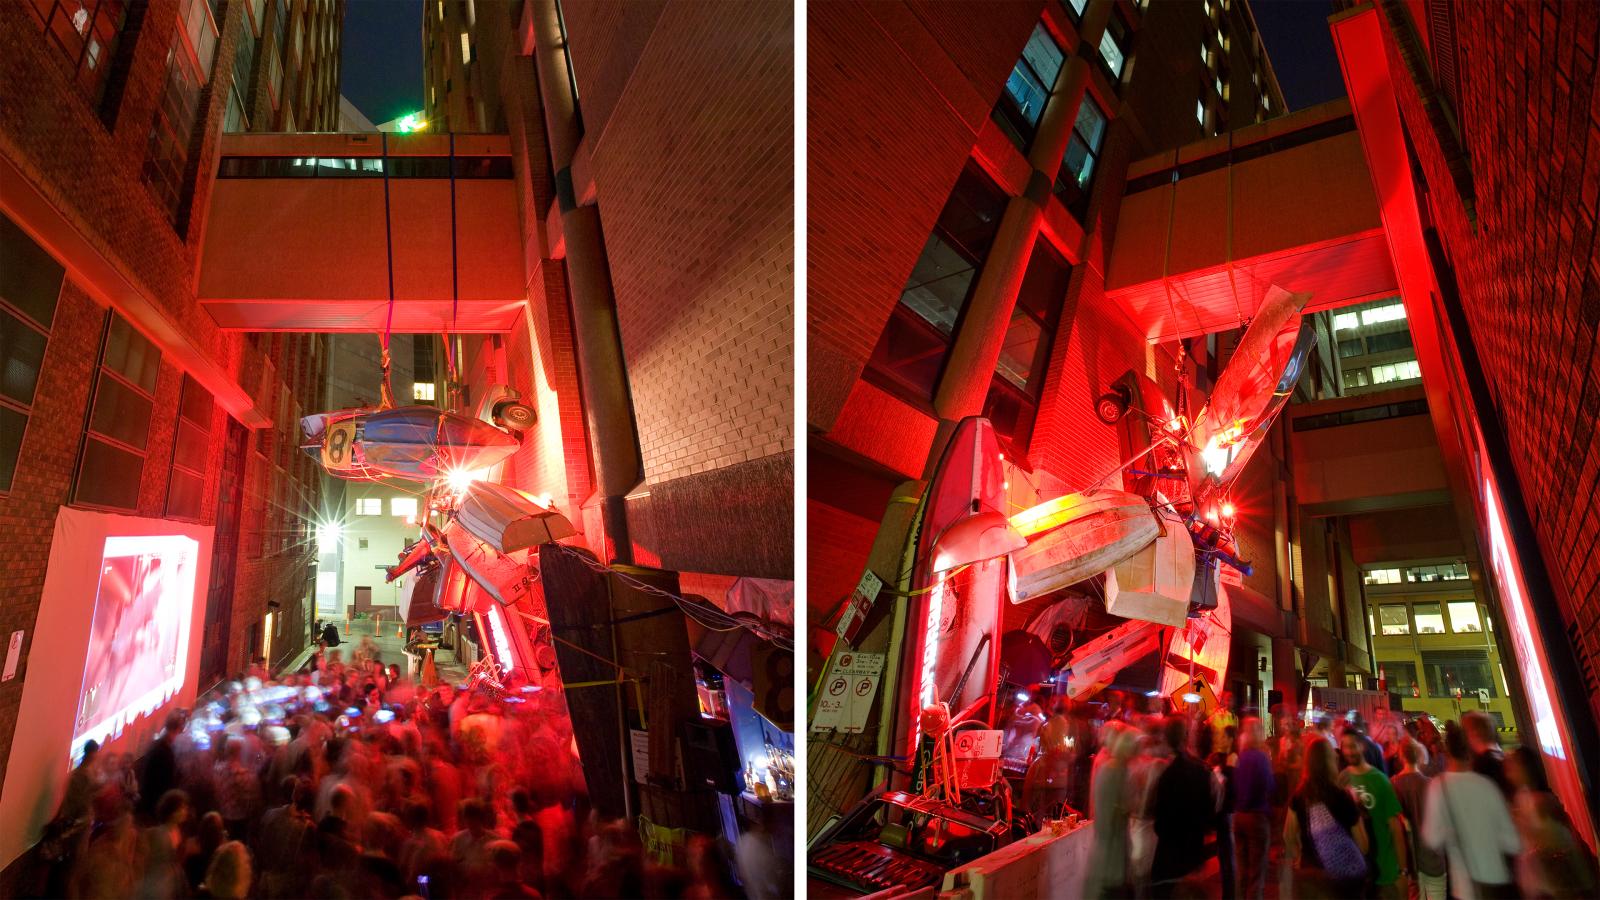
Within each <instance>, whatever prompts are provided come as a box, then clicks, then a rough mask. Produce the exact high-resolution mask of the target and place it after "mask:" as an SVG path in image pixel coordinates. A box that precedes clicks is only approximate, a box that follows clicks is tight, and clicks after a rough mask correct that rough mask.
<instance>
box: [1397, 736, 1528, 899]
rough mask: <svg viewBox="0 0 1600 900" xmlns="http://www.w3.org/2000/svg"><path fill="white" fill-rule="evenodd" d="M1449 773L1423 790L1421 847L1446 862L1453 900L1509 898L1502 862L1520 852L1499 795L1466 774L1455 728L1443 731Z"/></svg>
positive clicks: (1462, 739)
mask: <svg viewBox="0 0 1600 900" xmlns="http://www.w3.org/2000/svg"><path fill="white" fill-rule="evenodd" d="M1444 749H1445V753H1446V755H1448V757H1449V760H1448V765H1449V768H1448V769H1447V770H1446V771H1444V772H1442V773H1440V774H1439V776H1438V777H1437V778H1435V779H1433V783H1432V784H1430V785H1428V800H1427V803H1426V805H1425V808H1424V809H1423V813H1422V842H1423V843H1424V844H1427V845H1428V846H1429V847H1432V848H1433V849H1434V850H1439V851H1443V852H1444V853H1445V856H1446V858H1447V859H1448V860H1449V863H1450V865H1449V869H1450V893H1451V894H1452V895H1453V896H1455V897H1457V898H1458V900H1480V898H1493V897H1514V896H1516V885H1515V884H1514V883H1513V881H1512V871H1511V866H1509V865H1508V864H1507V861H1506V858H1507V857H1508V856H1511V857H1514V856H1516V855H1517V854H1519V853H1521V852H1522V840H1521V838H1519V837H1518V836H1517V827H1516V825H1515V824H1514V823H1513V822H1512V820H1511V811H1510V809H1509V808H1508V807H1507V806H1506V798H1505V795H1504V794H1502V793H1501V792H1500V788H1499V786H1498V785H1496V784H1495V783H1494V781H1493V780H1491V779H1490V778H1488V777H1487V776H1484V775H1480V774H1478V773H1477V772H1474V771H1473V770H1472V748H1471V746H1470V745H1469V744H1468V743H1467V736H1466V733H1465V732H1463V731H1462V730H1461V726H1460V725H1457V724H1456V723H1454V722H1450V723H1448V724H1447V725H1446V726H1445V732H1444Z"/></svg>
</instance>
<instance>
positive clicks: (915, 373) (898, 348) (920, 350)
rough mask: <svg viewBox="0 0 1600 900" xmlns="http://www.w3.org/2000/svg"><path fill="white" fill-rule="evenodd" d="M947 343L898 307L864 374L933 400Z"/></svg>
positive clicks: (917, 317)
mask: <svg viewBox="0 0 1600 900" xmlns="http://www.w3.org/2000/svg"><path fill="white" fill-rule="evenodd" d="M948 352H950V340H949V338H947V337H945V336H944V335H942V334H939V333H938V332H936V331H934V330H933V328H932V327H930V326H929V325H928V324H927V323H926V322H924V321H923V320H922V319H921V317H919V316H917V315H916V314H915V313H912V312H911V311H910V310H908V309H907V308H906V306H905V305H904V304H898V305H896V307H895V312H894V314H893V315H892V316H890V317H889V324H888V325H887V327H885V328H884V330H883V334H882V335H880V336H879V338H878V345H877V347H875V348H873V351H872V359H871V361H870V362H869V363H868V364H867V371H868V372H869V373H871V374H873V375H876V376H878V377H880V378H883V379H885V380H886V381H887V382H889V385H890V386H893V387H896V388H898V389H900V390H903V391H906V392H908V393H910V394H911V395H912V396H914V397H918V398H922V399H932V397H933V391H934V388H936V387H937V386H938V383H939V372H940V370H941V369H942V368H943V367H944V357H945V354H946V353H948Z"/></svg>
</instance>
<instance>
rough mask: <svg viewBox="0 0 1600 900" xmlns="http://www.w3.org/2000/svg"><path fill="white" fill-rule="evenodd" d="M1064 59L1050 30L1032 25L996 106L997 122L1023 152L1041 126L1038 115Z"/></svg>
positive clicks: (1042, 108) (1048, 96) (1042, 110)
mask: <svg viewBox="0 0 1600 900" xmlns="http://www.w3.org/2000/svg"><path fill="white" fill-rule="evenodd" d="M1061 62H1062V55H1061V48H1060V47H1058V46H1056V42H1055V40H1054V39H1053V38H1051V37H1050V33H1049V32H1048V31H1045V30H1044V26H1043V25H1035V26H1033V34H1032V35H1031V36H1030V37H1029V38H1028V43H1027V45H1026V46H1024V47H1023V48H1022V56H1021V57H1020V58H1018V59H1017V63H1016V65H1014V66H1012V67H1011V76H1010V77H1009V78H1007V79H1006V89H1005V91H1004V92H1003V93H1002V94H1001V95H1000V102H999V104H998V105H997V106H996V107H995V113H996V115H997V119H996V121H997V123H998V124H1000V125H1001V126H1003V127H1004V128H1005V130H1006V131H1007V133H1008V134H1009V136H1010V137H1011V139H1012V141H1013V143H1015V144H1016V145H1017V147H1018V149H1021V150H1023V151H1024V152H1026V151H1027V148H1028V144H1029V143H1031V142H1032V141H1033V135H1034V132H1035V131H1037V130H1038V126H1039V116H1040V115H1041V114H1042V113H1043V112H1044V105H1045V103H1046V102H1048V101H1049V99H1050V90H1051V88H1052V87H1054V86H1055V83H1056V76H1057V75H1058V74H1060V72H1061Z"/></svg>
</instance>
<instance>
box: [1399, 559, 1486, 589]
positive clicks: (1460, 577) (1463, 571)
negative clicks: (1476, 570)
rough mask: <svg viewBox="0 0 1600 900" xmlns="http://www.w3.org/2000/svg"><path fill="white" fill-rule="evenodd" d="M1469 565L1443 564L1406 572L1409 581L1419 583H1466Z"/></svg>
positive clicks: (1412, 568) (1416, 567) (1462, 563)
mask: <svg viewBox="0 0 1600 900" xmlns="http://www.w3.org/2000/svg"><path fill="white" fill-rule="evenodd" d="M1469 577H1470V576H1469V575H1468V574H1467V564H1466V563H1464V562H1458V563H1443V564H1440V565H1437V566H1413V567H1411V568H1409V569H1407V570H1406V580H1407V581H1417V582H1422V583H1424V584H1426V583H1429V582H1434V581H1466V580H1467V579H1468V578H1469Z"/></svg>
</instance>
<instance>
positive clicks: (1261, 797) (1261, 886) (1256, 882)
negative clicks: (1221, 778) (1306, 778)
mask: <svg viewBox="0 0 1600 900" xmlns="http://www.w3.org/2000/svg"><path fill="white" fill-rule="evenodd" d="M1264 742H1265V729H1264V728H1263V726H1262V723H1261V720H1260V719H1259V718H1256V717H1255V716H1250V717H1248V718H1246V719H1245V720H1244V722H1243V723H1241V725H1240V727H1239V758H1238V760H1237V762H1235V764H1234V767H1233V797H1234V800H1233V851H1234V867H1233V868H1234V872H1235V873H1236V876H1237V895H1238V896H1239V897H1241V898H1244V900H1262V897H1263V896H1264V894H1265V891H1266V880H1267V850H1268V848H1269V847H1270V846H1271V844H1272V805H1273V798H1274V797H1275V796H1276V794H1277V782H1276V776H1275V774H1274V772H1273V760H1272V759H1269V758H1268V756H1267V753H1266V751H1265V750H1264V749H1263V744H1264Z"/></svg>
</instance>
